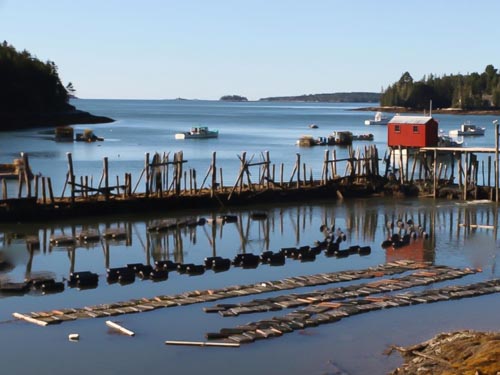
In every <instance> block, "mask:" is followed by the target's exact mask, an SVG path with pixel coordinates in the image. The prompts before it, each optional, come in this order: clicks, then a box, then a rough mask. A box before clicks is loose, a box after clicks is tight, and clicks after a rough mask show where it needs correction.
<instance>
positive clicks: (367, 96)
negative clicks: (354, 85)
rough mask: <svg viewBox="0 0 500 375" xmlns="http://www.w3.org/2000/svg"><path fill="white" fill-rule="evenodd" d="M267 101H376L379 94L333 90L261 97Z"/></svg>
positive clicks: (378, 98)
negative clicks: (323, 92)
mask: <svg viewBox="0 0 500 375" xmlns="http://www.w3.org/2000/svg"><path fill="white" fill-rule="evenodd" d="M259 100H261V101H268V102H283V101H287V102H324V103H328V102H330V103H376V102H378V101H379V100H380V94H379V93H375V92H335V93H329V94H306V95H298V96H274V97H269V98H261V99H259Z"/></svg>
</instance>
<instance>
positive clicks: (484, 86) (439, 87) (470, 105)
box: [380, 65, 500, 110]
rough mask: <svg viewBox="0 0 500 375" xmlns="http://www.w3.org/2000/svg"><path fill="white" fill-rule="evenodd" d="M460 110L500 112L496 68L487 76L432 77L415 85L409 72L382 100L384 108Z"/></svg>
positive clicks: (499, 79) (499, 78)
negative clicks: (431, 107) (430, 104)
mask: <svg viewBox="0 0 500 375" xmlns="http://www.w3.org/2000/svg"><path fill="white" fill-rule="evenodd" d="M431 100H432V106H433V107H434V108H460V109H464V110H478V109H498V108H500V74H499V73H498V69H495V67H494V66H493V65H488V66H486V68H485V70H484V72H483V73H481V74H479V73H470V74H452V75H443V76H442V77H438V76H435V75H433V74H429V75H428V76H427V77H426V76H424V77H423V78H422V79H421V80H420V81H414V80H413V77H412V76H411V75H410V73H409V72H405V73H403V75H402V76H401V78H400V79H399V81H397V82H395V83H393V84H392V85H390V86H389V87H388V88H387V89H386V90H385V91H383V93H382V96H381V97H380V105H381V106H398V107H406V108H414V109H424V108H428V107H429V102H430V101H431Z"/></svg>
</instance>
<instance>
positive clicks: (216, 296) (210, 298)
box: [28, 261, 496, 324]
mask: <svg viewBox="0 0 500 375" xmlns="http://www.w3.org/2000/svg"><path fill="white" fill-rule="evenodd" d="M412 270H413V271H419V270H426V271H427V272H434V273H436V275H439V274H443V275H444V274H445V273H447V276H446V277H449V278H457V277H462V276H465V275H469V274H472V273H474V272H476V271H475V270H470V269H464V270H459V269H453V268H449V267H441V266H432V265H431V264H430V263H426V262H413V261H394V262H390V263H387V264H383V265H379V266H375V267H369V268H367V269H363V270H352V271H341V272H332V273H321V274H316V275H310V276H296V277H290V278H286V279H282V280H275V281H265V282H258V283H255V284H249V285H233V286H229V287H225V288H221V289H215V290H214V289H209V290H197V291H191V292H185V293H181V294H178V295H172V296H157V297H153V298H150V299H140V300H130V301H122V302H118V303H113V304H101V305H96V306H88V307H85V308H79V309H64V312H63V313H62V314H60V313H57V314H56V313H54V312H53V311H48V312H33V313H30V314H28V315H29V316H31V317H33V318H35V319H39V318H41V319H45V320H46V321H47V322H49V323H50V324H53V323H60V322H62V321H66V320H75V319H86V318H93V317H104V316H115V315H121V314H130V313H137V312H143V311H150V310H151V309H156V308H168V307H174V306H183V305H189V304H194V303H206V302H214V301H217V300H221V299H227V298H232V297H241V296H248V295H252V294H260V293H267V292H277V291H284V290H291V289H295V288H301V287H304V286H309V287H310V286H315V285H324V284H330V283H339V282H344V281H351V280H360V279H371V278H374V277H383V276H391V275H395V274H401V273H404V272H408V271H412ZM419 278H420V276H419ZM422 280H423V281H425V282H427V281H426V280H425V279H422ZM377 281H378V280H374V282H375V283H376V284H371V285H369V287H368V286H364V287H363V286H362V285H360V286H356V285H351V286H344V287H342V290H336V291H335V290H333V291H332V294H331V295H330V297H332V298H340V297H342V296H346V295H349V293H350V295H351V296H353V295H354V294H355V292H356V288H357V289H359V290H361V289H363V290H365V292H366V290H367V289H369V290H370V293H376V292H380V291H381V289H380V288H379V286H380V285H383V283H380V282H379V283H377ZM435 281H436V282H437V281H439V278H437V277H435ZM393 283H396V281H393ZM394 285H396V284H394ZM397 285H399V287H400V288H401V289H402V288H408V287H411V285H412V283H411V282H409V281H408V279H405V278H401V280H399V281H397ZM492 286H495V285H491V284H483V285H482V287H483V288H485V289H487V288H490V287H492ZM392 288H393V289H394V287H392ZM394 290H396V289H394ZM490 292H491V293H494V292H496V291H494V290H492V291H490ZM360 295H361V294H360ZM325 298H328V296H327V295H324V292H321V293H319V292H314V293H313V292H310V293H308V294H307V295H305V296H303V297H302V298H301V297H300V296H299V297H297V298H296V300H297V301H295V302H294V301H293V299H292V302H290V298H289V296H276V297H274V299H272V300H270V301H268V302H265V303H260V304H262V305H264V306H262V307H261V308H260V307H259V311H265V310H266V309H267V310H269V311H274V310H277V309H279V308H278V307H279V305H278V304H280V303H281V304H282V305H283V306H284V305H288V306H291V305H293V303H297V302H298V303H299V305H297V306H304V303H305V305H310V304H311V303H315V302H323V301H326V300H325ZM410 299H411V298H410V296H408V297H407V300H410ZM228 305H229V306H231V307H233V308H234V307H238V306H239V305H235V304H228ZM256 305H257V306H258V305H259V304H256ZM253 306H255V305H253ZM283 306H281V307H283ZM221 307H223V306H221ZM221 310H227V309H220V308H218V309H217V311H221ZM54 311H56V310H54ZM57 311H62V310H57ZM233 316H234V315H233Z"/></svg>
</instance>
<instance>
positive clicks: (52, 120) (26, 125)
mask: <svg viewBox="0 0 500 375" xmlns="http://www.w3.org/2000/svg"><path fill="white" fill-rule="evenodd" d="M114 121H115V120H114V119H112V118H110V117H106V116H96V115H93V114H91V113H90V112H86V111H82V110H79V109H73V110H71V109H70V110H66V111H59V112H46V113H36V114H34V113H24V114H21V113H3V114H0V124H1V126H0V132H1V131H11V130H24V129H36V128H42V127H48V126H53V127H57V126H67V125H75V124H104V123H110V122H114Z"/></svg>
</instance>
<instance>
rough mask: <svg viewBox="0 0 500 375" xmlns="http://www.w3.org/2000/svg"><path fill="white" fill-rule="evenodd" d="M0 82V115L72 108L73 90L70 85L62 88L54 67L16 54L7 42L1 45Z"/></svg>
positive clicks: (20, 53)
mask: <svg viewBox="0 0 500 375" xmlns="http://www.w3.org/2000/svg"><path fill="white" fill-rule="evenodd" d="M0 82H1V85H0V116H1V115H2V114H5V115H6V114H15V113H20V114H27V113H48V112H55V111H64V110H70V109H74V107H73V106H70V105H69V104H68V100H69V97H70V95H73V94H74V91H75V90H74V88H73V85H72V84H71V82H70V83H69V84H68V86H67V87H64V86H63V84H62V83H61V80H60V79H59V75H58V72H57V66H56V64H55V63H54V62H53V61H50V60H49V61H46V62H42V61H40V60H39V59H37V58H36V57H34V56H32V55H31V54H30V53H29V52H28V51H26V50H24V51H22V52H18V51H17V50H16V49H15V48H14V47H13V46H12V45H10V44H8V43H7V42H6V41H4V42H3V43H2V44H0Z"/></svg>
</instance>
